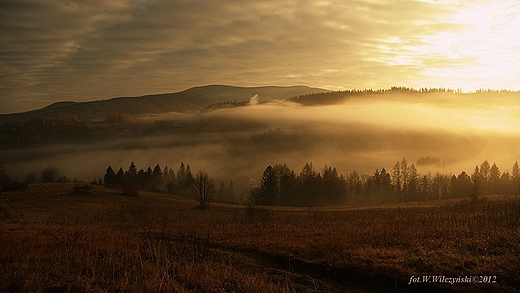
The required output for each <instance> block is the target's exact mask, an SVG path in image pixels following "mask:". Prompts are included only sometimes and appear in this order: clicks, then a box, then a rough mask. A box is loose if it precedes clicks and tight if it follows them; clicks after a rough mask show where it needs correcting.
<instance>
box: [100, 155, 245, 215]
mask: <svg viewBox="0 0 520 293" xmlns="http://www.w3.org/2000/svg"><path fill="white" fill-rule="evenodd" d="M208 181H211V182H213V179H211V178H209V176H208V175H207V174H206V173H205V172H203V171H199V172H198V173H196V174H195V175H193V173H192V171H191V167H190V165H185V164H184V162H181V163H180V166H179V168H178V170H177V171H174V170H173V169H171V168H169V167H168V166H165V167H164V168H161V166H160V165H159V164H157V165H156V166H155V167H154V168H153V169H152V167H148V168H147V169H146V170H145V169H139V170H137V166H136V165H135V164H134V162H133V161H132V162H131V163H130V165H129V166H128V168H127V170H126V171H125V170H123V168H122V167H120V168H119V169H118V170H117V172H115V171H114V169H113V168H112V166H108V168H107V170H106V172H105V176H104V178H103V183H104V185H106V186H112V187H119V188H121V189H122V192H123V194H126V195H137V193H138V190H147V191H159V192H166V193H170V194H180V195H187V196H193V195H195V196H197V197H198V196H200V193H201V192H205V197H207V199H206V200H205V201H206V202H207V203H206V204H205V205H207V204H209V200H211V198H212V197H213V196H216V197H217V198H218V199H219V200H221V201H235V190H234V184H233V181H231V182H230V183H229V185H227V186H226V184H225V183H224V182H223V181H221V182H220V186H219V188H218V189H217V188H216V186H215V183H214V182H213V183H212V184H209V183H207V182H208ZM206 185H207V186H206ZM210 185H212V186H210Z"/></svg>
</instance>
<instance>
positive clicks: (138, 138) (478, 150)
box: [0, 93, 520, 186]
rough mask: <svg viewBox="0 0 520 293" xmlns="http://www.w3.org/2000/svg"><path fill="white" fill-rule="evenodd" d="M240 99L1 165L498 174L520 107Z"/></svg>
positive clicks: (464, 100) (8, 155) (222, 173)
mask: <svg viewBox="0 0 520 293" xmlns="http://www.w3.org/2000/svg"><path fill="white" fill-rule="evenodd" d="M244 100H246V101H247V100H249V103H247V104H244V105H245V106H237V107H228V108H222V109H217V110H213V111H209V112H203V113H200V114H195V115H186V114H179V113H171V114H161V115H160V116H158V115H157V116H141V117H133V118H134V124H133V126H132V127H134V128H136V127H138V126H139V125H140V126H139V127H142V128H143V129H146V130H145V131H141V132H139V131H134V132H132V131H129V132H130V134H128V135H126V134H125V135H121V134H120V135H115V136H114V137H113V138H105V139H102V140H95V141H90V142H88V143H81V144H79V143H76V144H60V145H43V146H39V147H34V148H28V149H18V150H13V149H11V150H3V151H2V153H1V155H0V163H1V165H3V166H5V167H6V169H8V170H10V172H11V173H12V174H13V175H14V176H17V177H18V178H21V179H22V180H23V179H24V176H26V175H27V174H28V173H29V172H37V173H38V172H39V171H41V169H42V168H44V167H46V166H55V167H57V168H59V170H60V174H61V175H64V176H68V177H69V178H70V179H73V178H78V179H79V180H85V181H91V180H94V179H99V178H103V175H104V172H105V170H106V168H107V167H108V166H109V165H111V166H112V167H113V168H114V169H116V170H117V169H118V168H119V167H122V168H123V169H124V170H126V169H127V168H128V166H129V164H130V162H132V161H134V162H135V164H136V165H137V168H138V169H141V168H142V169H146V168H148V167H149V166H151V167H152V168H153V166H155V165H156V164H160V166H161V167H162V168H164V166H165V165H167V166H168V167H170V168H172V169H174V170H176V169H178V167H179V164H180V163H181V162H184V163H185V164H189V165H190V167H191V168H192V171H193V172H196V171H197V170H204V171H206V172H208V173H209V174H210V176H212V177H213V178H215V179H216V181H220V180H224V181H227V182H228V181H230V180H233V181H234V182H235V184H238V185H240V184H242V186H246V185H247V184H248V182H249V180H250V179H251V178H256V180H259V179H260V176H261V175H262V172H263V170H264V169H265V167H266V166H267V165H274V164H277V163H280V164H287V165H288V166H289V167H290V168H292V169H294V170H295V171H297V172H298V171H299V170H301V168H302V167H303V166H304V164H305V163H306V162H312V163H313V165H314V166H315V167H316V168H317V169H318V171H319V170H320V169H321V168H323V166H325V165H328V166H333V167H336V168H337V170H338V172H340V173H343V174H345V173H347V172H351V171H353V170H357V171H358V172H359V173H369V174H371V173H373V172H374V171H375V169H377V168H379V169H380V168H382V167H385V168H386V169H387V170H388V169H390V168H391V167H392V166H393V165H394V163H395V162H396V161H398V160H401V159H402V158H404V157H406V158H407V160H408V161H409V162H410V163H416V161H417V159H418V158H419V157H421V156H432V157H438V158H440V161H441V162H442V164H441V165H440V166H437V167H436V168H434V169H429V168H426V167H423V168H422V169H421V167H420V166H418V170H419V172H420V173H423V174H424V173H427V172H437V171H438V172H441V173H453V174H458V173H460V172H461V171H466V172H471V171H472V170H473V169H474V167H475V165H477V164H480V163H481V162H482V161H484V160H486V159H487V160H488V161H490V162H496V164H497V165H498V166H499V167H500V169H501V171H506V170H511V167H512V165H513V164H514V162H515V161H517V160H518V154H520V146H519V144H518V139H517V137H518V135H519V134H520V127H519V126H520V113H519V105H517V104H515V102H514V101H513V100H512V99H509V98H507V97H501V99H498V98H496V99H492V98H490V97H481V96H476V95H460V94H457V95H455V94H451V93H435V94H427V95H425V94H419V93H418V94H401V95H399V94H396V93H391V94H385V95H377V94H374V95H363V96H360V97H356V98H352V97H351V98H347V97H346V98H345V100H344V101H343V102H341V103H339V104H334V105H325V106H303V105H301V104H298V103H295V102H289V101H286V100H281V101H271V102H269V103H265V102H264V103H262V99H261V97H259V96H254V97H252V98H251V97H245V98H244ZM168 121H169V122H172V123H170V124H165V125H167V126H164V125H163V124H161V123H163V122H168ZM173 122H174V123H173ZM136 125H138V126H136ZM143 125H144V126H143Z"/></svg>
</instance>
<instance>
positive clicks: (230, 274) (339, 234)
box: [0, 184, 520, 292]
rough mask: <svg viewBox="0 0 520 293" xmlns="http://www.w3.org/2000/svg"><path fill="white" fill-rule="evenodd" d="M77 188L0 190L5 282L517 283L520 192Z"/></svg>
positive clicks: (305, 286) (345, 288)
mask: <svg viewBox="0 0 520 293" xmlns="http://www.w3.org/2000/svg"><path fill="white" fill-rule="evenodd" d="M73 190H74V189H73V185H72V184H45V185H31V186H29V188H28V189H27V190H20V191H12V192H5V193H1V194H0V208H1V210H0V217H1V220H0V247H1V249H0V292H414V291H422V292H425V291H426V292H436V291H439V290H442V291H453V292H479V291H480V292H489V291H499V292H520V276H519V274H518V264H519V263H520V198H518V197H510V196H501V197H498V196H497V197H487V198H483V199H481V200H480V201H479V202H478V203H476V204H469V203H467V202H465V201H451V202H441V203H439V202H436V203H431V204H430V203H422V204H415V205H412V204H409V205H401V206H397V205H392V206H380V207H366V208H341V209H340V208H320V209H315V208H314V209H305V208H303V209H300V208H299V209H296V208H294V209H292V208H273V209H270V208H261V207H252V206H249V207H244V206H242V205H226V204H217V203H215V204H213V205H212V206H211V207H210V208H209V209H206V210H199V209H194V207H195V206H196V203H195V202H194V201H191V200H188V199H183V198H180V197H175V196H170V195H165V194H159V193H145V192H143V193H141V194H140V195H139V196H137V197H125V196H122V195H120V191H119V190H117V189H110V188H105V187H101V186H93V188H92V189H91V190H90V191H89V192H88V193H87V194H75V193H74V192H73ZM412 276H414V277H418V276H419V277H420V280H421V281H422V280H423V279H422V278H423V277H422V276H446V277H458V276H491V278H490V280H491V281H496V283H488V284H467V283H466V284H446V283H444V284H441V283H415V284H411V285H408V283H409V281H410V278H411V277H412ZM495 276H496V277H495ZM430 280H432V279H430ZM481 280H486V279H481ZM445 281H449V280H446V279H445Z"/></svg>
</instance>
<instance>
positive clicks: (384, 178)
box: [93, 157, 520, 206]
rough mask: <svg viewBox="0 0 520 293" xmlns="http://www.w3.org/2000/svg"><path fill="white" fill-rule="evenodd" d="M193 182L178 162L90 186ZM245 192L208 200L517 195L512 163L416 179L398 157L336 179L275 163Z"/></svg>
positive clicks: (178, 186)
mask: <svg viewBox="0 0 520 293" xmlns="http://www.w3.org/2000/svg"><path fill="white" fill-rule="evenodd" d="M428 160H431V161H432V162H437V161H438V158H424V157H421V158H419V159H418V160H417V163H418V164H421V163H422V164H424V162H425V161H428ZM194 181H195V180H194V175H193V173H192V171H191V167H190V165H185V164H184V162H181V164H180V166H179V169H178V170H177V171H176V172H175V171H174V170H172V169H171V168H168V167H167V166H165V167H164V169H162V168H161V166H160V165H159V164H157V165H156V166H155V167H154V168H152V167H148V168H147V169H146V170H145V169H139V170H138V169H137V166H136V165H135V164H134V162H131V163H130V166H129V167H128V169H127V170H126V171H125V170H123V168H122V167H120V168H119V169H118V171H117V172H115V171H114V169H113V168H112V166H108V168H107V170H106V173H105V175H104V178H103V180H101V179H99V180H98V181H94V182H93V183H99V184H104V185H106V186H112V187H120V188H122V190H123V194H125V195H137V194H138V190H146V191H157V192H165V193H169V194H177V195H185V196H192V195H193V194H192V186H193V184H194ZM248 188H249V189H246V190H240V192H241V193H242V195H241V196H237V192H236V191H235V187H234V183H233V181H230V182H229V184H228V185H226V183H225V182H224V181H221V182H220V184H219V188H218V189H217V188H215V190H214V191H215V192H214V193H215V194H213V195H214V199H215V200H217V201H222V202H250V203H253V204H258V205H268V206H334V205H372V204H383V203H403V202H416V201H429V200H445V199H455V198H468V199H471V200H472V201H476V200H477V198H478V196H481V195H491V194H520V167H519V165H518V162H515V163H514V164H513V166H512V173H511V174H510V173H509V171H504V172H501V171H500V169H499V168H498V166H497V165H496V164H495V163H493V164H490V163H489V162H488V161H487V160H485V161H484V162H482V163H481V164H480V165H476V166H475V169H474V171H473V172H472V173H470V174H468V173H466V172H465V171H462V172H461V173H460V174H458V175H449V174H441V173H439V172H436V173H435V174H432V173H427V174H424V175H421V174H420V173H419V172H418V171H417V168H416V167H415V164H414V163H409V162H408V160H407V159H406V158H403V159H402V160H400V161H397V162H396V163H395V165H394V166H393V167H392V168H391V169H389V171H387V170H386V169H385V168H384V167H383V168H381V169H376V170H375V171H374V172H373V173H372V174H359V173H358V172H357V171H352V172H350V173H348V174H339V173H338V171H337V170H336V168H334V167H331V166H327V165H325V167H324V168H323V169H322V170H321V171H317V170H316V168H315V167H314V166H313V164H312V163H309V162H308V163H306V164H305V166H304V167H303V168H302V170H301V171H300V172H299V173H296V172H295V171H294V170H292V169H290V168H289V167H288V166H287V165H286V164H275V165H274V166H271V165H269V166H267V167H266V168H265V170H264V172H263V174H262V176H261V179H260V182H259V183H257V182H256V181H255V180H254V179H253V180H252V182H250V185H249V186H248ZM244 194H246V196H244Z"/></svg>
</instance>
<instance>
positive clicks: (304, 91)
mask: <svg viewBox="0 0 520 293" xmlns="http://www.w3.org/2000/svg"><path fill="white" fill-rule="evenodd" d="M323 92H329V90H326V89H320V88H311V87H307V86H289V87H279V86H264V87H236V86H228V85H208V86H201V87H194V88H191V89H188V90H185V91H184V93H196V94H200V95H204V96H207V97H211V98H212V99H214V100H215V103H221V102H242V101H247V100H249V99H250V98H252V97H253V96H254V95H258V98H259V99H260V100H261V101H266V100H281V99H289V98H292V97H296V96H300V95H309V94H316V93H323Z"/></svg>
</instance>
